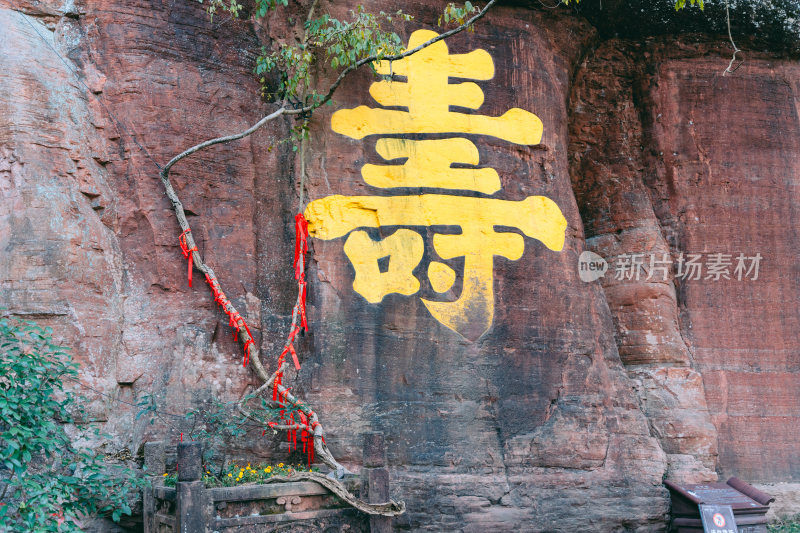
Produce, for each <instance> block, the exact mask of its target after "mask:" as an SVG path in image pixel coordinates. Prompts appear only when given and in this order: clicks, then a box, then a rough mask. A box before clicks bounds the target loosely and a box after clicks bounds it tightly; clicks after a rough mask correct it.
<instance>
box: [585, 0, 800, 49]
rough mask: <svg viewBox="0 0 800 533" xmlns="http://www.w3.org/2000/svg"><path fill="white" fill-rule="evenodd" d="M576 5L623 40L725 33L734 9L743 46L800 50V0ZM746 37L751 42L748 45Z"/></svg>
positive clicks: (609, 0) (593, 1)
mask: <svg viewBox="0 0 800 533" xmlns="http://www.w3.org/2000/svg"><path fill="white" fill-rule="evenodd" d="M689 3H690V4H691V2H689ZM678 4H680V1H679V2H678ZM701 5H702V8H703V11H702V15H701V14H700V7H701ZM570 8H572V9H574V10H575V11H576V12H577V13H578V14H580V15H582V16H585V17H586V18H588V19H589V20H590V21H591V22H592V23H593V24H594V25H595V26H596V27H597V28H598V29H599V30H600V32H601V34H603V35H604V36H605V37H614V36H619V37H623V38H641V37H646V36H651V35H661V34H683V33H695V32H696V33H709V34H716V35H721V36H724V35H727V32H728V23H727V20H728V12H729V13H730V24H731V34H732V36H733V39H734V40H735V41H736V43H737V44H739V45H740V46H741V47H742V48H757V49H760V50H766V51H773V52H783V51H787V52H789V53H792V54H795V53H798V52H800V1H798V0H704V1H703V2H702V4H701V3H700V2H699V0H697V3H696V4H695V5H694V7H690V6H686V8H685V9H680V10H676V2H675V0H656V1H652V0H603V1H602V2H599V1H598V0H582V1H581V2H580V3H575V2H572V3H571V4H570ZM745 38H747V39H749V40H750V41H751V42H749V43H747V45H746V46H742V45H743V44H744V43H745V41H744V39H745ZM740 40H742V42H741V43H740V42H739V41H740Z"/></svg>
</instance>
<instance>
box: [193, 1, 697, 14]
mask: <svg viewBox="0 0 800 533" xmlns="http://www.w3.org/2000/svg"><path fill="white" fill-rule="evenodd" d="M201 1H202V0H201ZM561 2H563V3H564V5H565V6H566V5H569V4H570V2H572V0H561ZM580 2H581V0H575V3H576V4H579V3H580ZM689 5H690V6H695V5H696V6H698V7H700V9H701V10H703V9H705V7H706V6H705V4H704V3H703V0H689ZM685 7H686V0H675V11H679V10H681V9H683V8H685Z"/></svg>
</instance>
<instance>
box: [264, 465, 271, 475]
mask: <svg viewBox="0 0 800 533" xmlns="http://www.w3.org/2000/svg"><path fill="white" fill-rule="evenodd" d="M264 472H266V473H267V474H269V473H270V472H272V467H271V466H268V467H266V468H265V469H264Z"/></svg>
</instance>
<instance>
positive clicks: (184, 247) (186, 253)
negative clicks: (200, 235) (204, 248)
mask: <svg viewBox="0 0 800 533" xmlns="http://www.w3.org/2000/svg"><path fill="white" fill-rule="evenodd" d="M190 231H192V230H190V229H189V228H186V229H185V230H183V233H181V235H180V237H178V244H180V245H181V252H183V257H188V258H189V287H191V286H192V259H193V256H192V252H196V251H198V250H197V245H196V244H195V245H194V246H192V247H191V248H189V244H188V243H187V242H186V234H187V233H189V232H190Z"/></svg>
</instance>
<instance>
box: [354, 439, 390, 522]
mask: <svg viewBox="0 0 800 533" xmlns="http://www.w3.org/2000/svg"><path fill="white" fill-rule="evenodd" d="M361 480H362V481H361V482H362V484H363V487H364V492H366V494H367V501H368V502H369V503H383V502H387V501H389V470H388V469H387V468H386V445H385V443H384V440H383V433H377V432H376V433H367V434H366V435H364V466H363V467H362V469H361ZM369 529H370V531H371V532H372V533H389V532H391V530H392V518H391V517H389V516H376V515H373V516H370V517H369Z"/></svg>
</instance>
